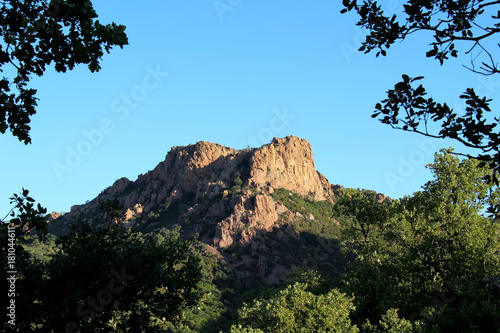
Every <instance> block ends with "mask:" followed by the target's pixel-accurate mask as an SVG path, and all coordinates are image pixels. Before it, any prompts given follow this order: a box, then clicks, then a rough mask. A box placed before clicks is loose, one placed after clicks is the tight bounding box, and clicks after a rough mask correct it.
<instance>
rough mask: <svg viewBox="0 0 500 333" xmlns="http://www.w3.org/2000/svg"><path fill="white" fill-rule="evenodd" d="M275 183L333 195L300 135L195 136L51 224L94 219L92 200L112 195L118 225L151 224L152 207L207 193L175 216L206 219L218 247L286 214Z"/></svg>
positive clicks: (315, 196)
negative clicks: (248, 145) (229, 143)
mask: <svg viewBox="0 0 500 333" xmlns="http://www.w3.org/2000/svg"><path fill="white" fill-rule="evenodd" d="M275 188H283V189H286V190H289V191H293V192H295V193H297V194H299V195H301V196H303V197H307V198H310V199H312V200H326V199H328V198H329V197H330V196H331V195H332V194H333V192H332V188H331V185H330V183H329V182H328V180H327V179H326V178H325V177H324V176H323V175H322V174H321V173H319V172H318V171H317V170H316V168H315V166H314V159H313V153H312V148H311V145H310V144H309V142H307V141H306V140H303V139H300V138H298V137H295V136H287V137H285V138H274V139H273V140H272V142H271V143H270V144H267V145H264V146H262V147H260V148H252V149H243V150H235V149H232V148H228V147H225V146H222V145H220V144H216V143H210V142H204V141H201V142H198V143H196V144H190V145H188V146H178V147H172V149H171V150H170V152H169V153H168V154H167V155H166V157H165V160H164V161H163V162H161V163H160V164H158V165H157V166H156V167H155V168H154V169H153V170H151V171H149V172H147V173H146V174H141V175H139V176H138V178H137V180H136V181H135V182H132V181H130V180H129V179H127V178H120V179H118V180H117V181H115V183H114V184H113V185H112V186H110V187H108V188H106V189H105V190H104V191H102V192H101V193H100V194H99V195H98V196H97V197H96V198H95V199H93V200H91V201H89V202H88V203H86V204H83V205H75V206H73V207H72V208H71V211H70V212H69V213H67V214H65V215H64V217H63V218H59V219H56V221H57V222H58V223H54V222H52V224H53V225H56V224H59V225H63V226H67V225H69V224H71V223H73V221H76V220H84V221H87V222H88V223H90V224H95V223H97V222H98V221H99V220H102V219H103V215H102V213H100V212H99V210H98V206H99V202H103V201H106V200H117V201H118V203H119V206H120V208H121V209H122V213H123V214H124V223H125V225H128V226H134V225H136V224H137V222H138V221H140V222H142V223H143V224H147V222H150V223H149V224H150V227H154V226H159V225H160V226H161V225H162V221H158V220H161V214H160V217H158V211H162V210H163V211H165V210H166V209H167V208H165V207H169V206H171V205H173V204H175V203H188V204H189V203H196V202H199V201H200V200H205V201H207V200H208V202H209V203H210V205H209V206H207V207H204V210H203V209H201V208H199V207H195V206H196V205H193V206H191V207H187V210H186V211H184V212H182V213H181V214H180V216H177V218H176V219H175V220H176V222H177V223H178V224H183V223H182V222H183V221H182V220H183V219H184V220H187V219H188V217H189V216H190V215H196V216H197V217H198V219H200V220H206V221H207V222H208V223H209V224H210V223H211V225H212V226H213V228H212V230H208V232H206V234H202V235H201V236H202V237H203V240H204V241H205V242H206V243H207V244H209V245H212V246H214V247H215V248H217V249H220V248H224V247H227V246H229V245H231V244H233V243H234V242H236V241H239V242H243V243H244V242H249V241H250V240H251V238H252V237H253V236H254V235H255V233H256V231H257V230H270V229H272V227H273V226H274V224H275V223H276V222H277V221H278V218H279V216H280V215H282V214H287V213H288V214H289V213H290V212H287V209H286V207H284V206H283V205H282V204H280V203H279V202H277V201H275V200H274V199H273V198H272V197H271V196H270V194H272V193H273V191H274V189H275ZM198 206H199V205H198ZM200 213H201V214H200ZM200 215H202V216H200ZM198 229H202V228H200V227H198ZM194 231H195V232H196V231H200V230H197V229H196V228H195V230H194Z"/></svg>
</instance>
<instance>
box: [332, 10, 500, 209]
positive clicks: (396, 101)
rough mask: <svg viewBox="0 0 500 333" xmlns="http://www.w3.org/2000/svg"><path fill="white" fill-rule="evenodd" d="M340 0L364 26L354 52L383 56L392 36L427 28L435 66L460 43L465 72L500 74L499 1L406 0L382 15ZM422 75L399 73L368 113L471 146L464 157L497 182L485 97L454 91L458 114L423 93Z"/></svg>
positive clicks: (492, 122) (495, 137) (499, 164)
mask: <svg viewBox="0 0 500 333" xmlns="http://www.w3.org/2000/svg"><path fill="white" fill-rule="evenodd" d="M343 4H344V7H345V8H344V9H343V10H342V13H345V12H347V11H352V10H354V11H355V12H356V13H357V14H358V15H359V17H360V19H359V21H358V23H357V25H359V26H361V27H364V28H366V29H367V30H368V34H367V36H366V39H365V41H364V42H363V43H362V46H361V47H360V49H359V50H360V51H364V52H365V53H368V52H371V51H373V50H376V51H377V54H376V55H377V56H379V55H380V54H382V55H383V56H385V55H386V53H387V49H389V48H390V46H391V45H392V44H394V43H395V42H396V41H403V40H405V39H407V38H410V36H411V35H413V34H415V33H417V32H428V33H430V34H429V35H432V36H433V39H432V40H431V42H430V48H429V49H428V50H427V52H426V56H427V57H433V58H434V59H437V60H438V61H439V62H440V63H441V65H442V64H443V63H444V62H445V61H446V60H447V59H449V57H458V56H459V54H460V53H459V49H460V47H464V46H465V47H467V48H466V49H465V52H464V54H465V55H467V56H468V57H469V58H470V59H473V60H472V61H471V65H470V66H469V67H468V68H469V69H470V70H471V71H473V72H475V73H477V74H479V75H488V76H490V75H495V74H498V73H500V69H499V68H498V65H497V62H496V60H495V52H494V49H496V48H497V47H500V44H498V43H497V39H498V37H497V34H498V33H499V32H500V11H499V9H500V1H485V0H465V1H456V0H444V1H428V0H409V1H407V2H406V3H405V4H404V5H403V6H402V8H403V10H402V12H401V13H400V14H398V15H396V14H394V15H392V16H390V15H389V16H388V15H386V14H385V13H384V11H383V9H382V7H381V6H380V5H379V4H378V3H377V1H371V0H368V1H363V3H362V4H361V3H358V1H357V0H343ZM495 38H496V39H495ZM467 44H468V45H467ZM478 62H479V63H480V64H478ZM422 78H423V77H421V76H419V77H413V78H412V77H410V76H408V75H406V74H404V75H403V81H401V82H398V83H397V84H396V85H395V87H394V89H391V90H389V91H388V92H387V93H388V96H387V99H384V100H383V101H382V102H381V103H377V104H376V106H375V112H374V114H373V116H372V117H374V118H376V117H379V120H380V121H381V122H382V123H384V124H389V125H391V126H392V127H393V128H397V129H401V130H404V131H411V132H415V133H419V134H422V135H425V136H428V137H433V138H451V139H454V140H457V141H459V142H460V143H462V144H463V145H465V146H467V147H470V148H474V149H475V150H476V151H478V153H477V154H470V155H467V156H470V157H473V158H476V159H478V160H480V161H482V162H484V163H485V164H488V165H489V166H490V167H491V169H492V171H493V172H492V174H491V175H486V176H487V177H491V179H492V180H493V181H495V182H496V183H498V179H497V174H498V173H499V172H500V150H499V144H500V133H499V132H498V129H497V125H498V123H499V119H498V118H496V117H494V118H493V117H491V116H489V115H488V112H490V111H491V110H490V107H489V103H490V102H491V100H490V99H487V98H486V97H484V96H483V97H482V96H479V95H478V94H477V93H476V92H475V91H474V89H473V88H466V89H465V92H464V93H463V94H462V95H461V96H460V98H461V99H463V100H464V101H465V103H466V108H465V112H464V113H463V114H462V113H459V112H456V111H454V110H453V109H451V108H450V107H449V106H448V105H447V104H446V103H437V102H436V101H434V99H433V98H427V97H426V95H427V93H426V90H425V88H424V87H423V85H421V84H420V85H418V86H416V85H417V81H419V80H421V79H422ZM492 118H493V119H492ZM432 123H436V124H438V125H439V126H440V131H439V132H437V133H435V132H434V131H432V127H433V126H431V125H432ZM497 210H498V208H497Z"/></svg>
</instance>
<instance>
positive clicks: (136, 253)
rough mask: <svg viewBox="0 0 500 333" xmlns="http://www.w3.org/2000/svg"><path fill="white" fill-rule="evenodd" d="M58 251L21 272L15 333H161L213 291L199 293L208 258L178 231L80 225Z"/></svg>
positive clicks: (21, 269)
mask: <svg viewBox="0 0 500 333" xmlns="http://www.w3.org/2000/svg"><path fill="white" fill-rule="evenodd" d="M57 243H58V244H60V247H61V250H60V251H58V252H57V253H55V254H53V255H52V256H51V259H50V261H48V262H41V261H32V260H31V261H30V262H31V263H32V264H31V265H26V264H22V263H20V264H19V266H18V279H17V280H16V312H17V313H19V314H22V315H19V316H18V318H17V320H16V326H15V330H17V331H18V332H27V331H33V332H64V331H78V329H81V330H82V331H83V332H110V331H114V332H125V331H135V332H152V331H161V330H164V329H167V328H168V327H170V326H172V325H173V324H174V325H175V323H182V321H183V311H184V310H185V309H187V308H188V307H189V306H200V305H201V303H200V302H201V301H202V299H203V293H204V292H205V291H206V290H207V289H209V288H210V286H207V284H209V283H210V281H207V282H205V284H204V285H201V283H202V282H203V281H204V277H203V273H202V269H201V267H202V266H201V263H202V262H203V261H204V260H206V258H204V257H203V256H202V255H201V253H200V251H199V250H197V249H195V247H194V244H193V243H192V242H190V241H186V240H183V239H182V238H181V237H180V235H179V233H178V231H170V230H162V231H160V232H159V233H157V234H155V235H142V234H140V233H137V232H134V231H132V230H131V229H129V228H124V227H122V226H120V225H115V226H112V227H109V228H108V227H102V228H97V229H91V228H90V227H89V226H88V225H86V224H80V225H79V226H77V227H76V228H75V229H74V230H73V231H72V232H71V233H70V234H68V235H66V236H63V237H61V238H60V239H59V240H58V241H57ZM26 261H28V260H26ZM2 325H5V326H4V328H5V329H7V328H11V327H8V326H9V325H8V323H4V324H2Z"/></svg>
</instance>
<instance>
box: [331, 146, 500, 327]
mask: <svg viewBox="0 0 500 333" xmlns="http://www.w3.org/2000/svg"><path fill="white" fill-rule="evenodd" d="M478 164H479V162H478V161H476V160H470V159H463V160H460V159H459V158H457V157H455V156H453V155H451V154H449V153H448V152H445V151H442V152H441V153H439V154H436V158H435V162H434V164H432V165H430V166H429V167H430V169H431V171H432V172H433V173H434V179H433V180H431V181H429V182H428V183H427V184H425V185H424V186H423V191H421V192H417V193H415V194H414V195H413V196H411V197H405V198H403V199H402V200H401V201H394V203H393V208H392V210H391V212H390V214H389V216H388V218H387V221H389V223H387V225H386V226H387V228H386V229H385V232H382V233H377V234H374V235H373V237H372V238H371V239H369V241H368V242H369V246H357V243H356V242H355V241H354V242H351V243H350V244H351V246H352V248H353V249H355V250H356V254H357V257H356V260H355V261H354V262H353V264H352V265H351V267H350V270H349V271H348V273H346V274H345V275H344V276H342V277H341V279H340V281H339V283H340V285H341V290H342V291H344V292H346V293H348V294H351V293H352V294H354V295H355V296H356V298H355V305H356V308H357V311H356V314H355V316H356V319H357V321H358V322H361V321H363V320H365V319H368V320H369V321H372V322H378V321H379V320H378V318H379V316H380V314H382V313H388V312H387V311H390V310H391V309H394V310H399V313H400V314H401V316H402V318H405V320H406V319H409V320H412V321H413V326H414V327H413V328H414V329H416V328H415V327H416V326H418V325H423V324H426V326H425V327H426V330H427V331H429V332H431V331H432V330H433V329H434V330H437V331H454V332H496V331H497V330H498V329H499V328H500V322H499V320H498V318H500V312H498V310H499V309H500V307H499V305H500V293H499V294H498V295H497V296H495V297H489V299H486V298H485V297H484V295H485V293H484V290H485V289H484V288H485V281H487V280H490V279H491V278H494V277H496V276H500V258H499V255H498V253H500V252H499V250H500V239H499V237H500V224H499V223H498V222H496V221H493V220H491V219H488V218H486V217H484V208H485V207H486V206H487V205H489V204H491V202H492V201H495V202H496V201H497V200H498V188H497V187H496V186H494V185H493V184H491V183H488V182H487V181H486V180H485V179H484V175H485V174H487V173H488V172H489V170H488V169H487V168H484V167H483V168H481V167H479V166H478ZM359 216H360V215H359V214H358V215H355V214H353V216H352V219H353V220H354V221H356V219H357V218H359ZM361 216H362V215H361ZM367 223H368V224H370V223H371V224H372V225H370V227H371V228H377V227H378V226H379V225H380V220H378V219H373V220H370V219H368V220H367ZM358 224H359V223H358V222H356V223H354V224H353V225H352V227H349V226H347V228H351V229H352V230H350V231H349V232H348V234H349V235H356V234H357V235H358V237H357V238H358V239H359V238H363V236H362V233H361V232H360V230H359V228H356V226H357V225H358ZM353 239H354V240H356V237H354V238H353ZM348 244H349V243H348ZM374 291H377V292H376V293H374ZM495 295H496V294H495ZM391 311H392V310H391ZM390 317H394V314H392V315H390ZM387 318H389V317H387ZM495 318H496V319H495ZM391 322H393V325H396V326H397V325H403V326H405V327H406V326H407V325H406V322H400V323H396V322H394V320H391ZM380 325H382V324H380ZM384 325H385V324H384ZM382 326H383V325H382Z"/></svg>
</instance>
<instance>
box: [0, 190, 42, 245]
mask: <svg viewBox="0 0 500 333" xmlns="http://www.w3.org/2000/svg"><path fill="white" fill-rule="evenodd" d="M14 203H15V206H14V207H12V208H11V210H10V211H9V213H7V215H6V216H5V217H4V219H3V220H1V222H2V224H1V225H0V228H1V233H2V234H6V232H7V225H8V224H10V225H11V226H13V227H15V229H16V237H15V238H16V239H17V240H20V241H24V240H25V236H27V235H28V234H29V233H30V232H31V231H32V230H34V231H35V232H36V233H37V235H38V237H39V238H40V239H42V238H43V236H44V235H45V234H46V233H47V222H46V216H45V215H46V214H47V209H46V208H44V207H42V205H40V204H37V205H36V206H35V199H33V198H32V197H30V196H29V191H28V190H26V189H24V188H23V191H22V193H21V194H16V193H14V194H13V196H12V197H11V198H10V204H11V205H12V204H14ZM8 216H10V217H12V219H11V220H10V221H7V220H6V219H7V217H8Z"/></svg>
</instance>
